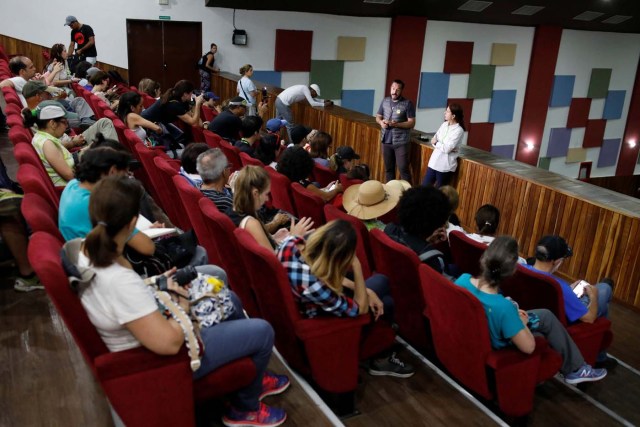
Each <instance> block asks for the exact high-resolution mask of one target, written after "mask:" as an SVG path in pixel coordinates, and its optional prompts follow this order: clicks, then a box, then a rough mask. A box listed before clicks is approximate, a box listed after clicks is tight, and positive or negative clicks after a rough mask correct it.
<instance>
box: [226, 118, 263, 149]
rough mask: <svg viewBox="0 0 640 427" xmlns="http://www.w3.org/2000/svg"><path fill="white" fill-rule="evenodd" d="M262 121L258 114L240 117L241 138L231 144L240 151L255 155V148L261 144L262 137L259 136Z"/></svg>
mask: <svg viewBox="0 0 640 427" xmlns="http://www.w3.org/2000/svg"><path fill="white" fill-rule="evenodd" d="M262 123H263V122H262V119H261V118H260V116H246V117H245V118H244V119H242V126H241V127H240V134H242V138H241V139H240V140H239V141H236V142H235V143H234V144H233V145H234V146H235V147H236V148H238V149H239V150H240V151H242V152H244V153H247V154H248V155H250V156H251V157H255V156H256V148H257V147H258V146H259V145H260V144H262V138H261V137H260V128H261V127H262Z"/></svg>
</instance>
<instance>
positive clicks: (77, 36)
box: [64, 15, 98, 65]
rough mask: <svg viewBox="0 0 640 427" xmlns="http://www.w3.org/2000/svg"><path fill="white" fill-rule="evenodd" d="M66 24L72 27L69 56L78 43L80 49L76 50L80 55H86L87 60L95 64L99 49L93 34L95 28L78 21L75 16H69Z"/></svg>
mask: <svg viewBox="0 0 640 427" xmlns="http://www.w3.org/2000/svg"><path fill="white" fill-rule="evenodd" d="M64 25H65V26H66V25H68V26H69V27H71V43H70V44H69V50H68V52H69V56H71V55H73V52H74V50H75V49H74V48H75V46H76V45H78V49H77V50H75V52H76V53H77V54H78V55H82V56H84V57H85V60H86V61H87V62H90V63H91V64H93V65H95V64H96V60H97V56H98V51H97V50H96V40H95V34H93V28H91V27H90V26H88V25H85V24H83V23H81V22H78V19H77V18H76V17H75V16H72V15H70V16H67V19H66V20H65V21H64Z"/></svg>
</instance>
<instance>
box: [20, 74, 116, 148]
mask: <svg viewBox="0 0 640 427" xmlns="http://www.w3.org/2000/svg"><path fill="white" fill-rule="evenodd" d="M22 94H23V95H24V98H25V101H26V102H27V108H30V109H32V110H33V109H34V108H36V107H37V106H38V104H40V102H42V101H56V102H57V103H58V104H60V105H61V106H62V108H64V109H65V110H67V111H68V112H69V113H73V114H72V115H70V116H69V126H70V127H72V128H83V129H85V130H87V129H88V128H89V127H91V126H92V125H94V124H96V123H97V122H96V120H95V116H94V115H93V110H92V109H91V107H90V106H89V104H88V103H87V101H85V100H84V98H82V97H76V98H73V99H72V100H71V101H68V100H66V99H63V98H64V97H66V94H65V92H63V91H62V90H61V89H58V88H54V87H53V86H47V85H46V84H45V83H43V82H41V81H39V80H30V81H29V82H27V84H25V85H24V87H23V88H22ZM107 120H108V119H107ZM98 121H99V120H98ZM106 123H107V122H105V121H103V122H101V124H100V125H99V127H100V128H101V129H103V130H104V131H105V132H108V130H107V128H111V132H113V134H114V135H115V131H116V130H115V128H114V127H113V123H111V121H110V120H108V123H109V124H108V125H107V124H106Z"/></svg>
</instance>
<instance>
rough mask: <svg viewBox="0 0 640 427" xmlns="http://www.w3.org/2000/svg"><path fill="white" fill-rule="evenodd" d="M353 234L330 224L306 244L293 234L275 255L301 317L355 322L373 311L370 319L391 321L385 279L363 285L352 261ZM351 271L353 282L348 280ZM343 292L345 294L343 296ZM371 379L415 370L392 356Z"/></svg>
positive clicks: (374, 365)
mask: <svg viewBox="0 0 640 427" xmlns="http://www.w3.org/2000/svg"><path fill="white" fill-rule="evenodd" d="M356 242H357V236H356V232H355V230H354V229H353V227H352V226H351V224H349V222H347V221H344V220H336V221H331V222H329V223H328V224H326V225H324V226H322V227H320V228H319V229H317V230H316V231H315V232H314V233H312V234H311V235H310V236H309V238H308V239H307V240H306V241H305V239H304V238H302V237H298V236H295V235H291V236H289V237H287V238H286V239H285V240H284V241H283V242H282V245H281V246H280V248H279V250H278V259H279V260H280V262H282V265H283V266H284V268H285V270H286V272H287V275H288V277H289V282H290V283H291V291H292V292H293V295H294V298H295V300H296V301H297V302H298V304H299V305H300V311H301V313H302V314H303V315H304V316H306V317H308V318H313V317H317V316H320V315H323V314H325V313H327V314H331V315H335V316H341V317H342V316H345V317H347V316H348V317H356V316H358V315H360V314H366V313H368V312H369V310H371V312H372V314H373V316H374V320H378V318H379V317H380V316H382V315H385V314H386V316H385V317H386V318H387V319H388V320H391V319H390V317H391V311H392V308H393V299H392V298H391V294H390V290H389V281H388V279H387V278H386V277H385V276H382V275H379V274H378V275H373V276H371V277H370V278H368V279H367V280H366V281H365V280H364V276H363V274H362V267H361V266H360V261H359V260H358V257H357V256H356ZM349 270H351V271H352V272H353V280H350V279H348V278H347V277H346V275H347V273H348V272H349ZM345 288H346V292H347V293H348V294H352V295H353V296H349V295H345V292H344V291H345ZM369 373H370V374H372V375H391V376H395V377H400V378H408V377H410V376H411V375H413V374H414V370H413V368H412V367H411V366H410V365H408V364H405V363H403V362H402V361H400V360H399V359H398V358H397V357H396V354H395V352H394V353H391V355H390V356H388V357H387V356H385V357H383V358H381V359H375V360H372V361H371V363H370V366H369Z"/></svg>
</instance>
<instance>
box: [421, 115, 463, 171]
mask: <svg viewBox="0 0 640 427" xmlns="http://www.w3.org/2000/svg"><path fill="white" fill-rule="evenodd" d="M463 135H464V130H463V129H462V127H461V126H460V125H459V124H458V123H454V124H452V125H451V126H449V123H447V122H444V123H442V125H440V129H438V132H436V141H437V143H436V146H435V147H434V148H433V154H431V158H430V159H429V167H430V168H431V169H433V170H436V171H438V172H455V170H456V169H457V167H458V156H459V155H460V153H458V147H459V146H460V144H461V143H462V136H463Z"/></svg>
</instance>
